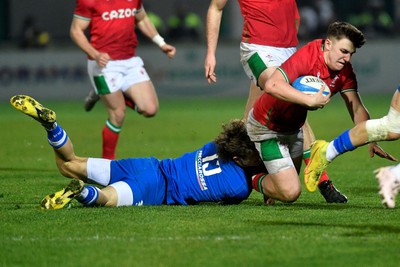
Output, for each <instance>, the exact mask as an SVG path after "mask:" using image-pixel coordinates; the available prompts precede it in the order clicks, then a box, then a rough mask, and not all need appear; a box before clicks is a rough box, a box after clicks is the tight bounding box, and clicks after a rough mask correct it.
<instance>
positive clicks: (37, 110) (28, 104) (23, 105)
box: [10, 95, 56, 125]
mask: <svg viewBox="0 0 400 267" xmlns="http://www.w3.org/2000/svg"><path fill="white" fill-rule="evenodd" d="M10 104H11V105H12V106H13V107H14V108H15V109H17V110H19V111H21V112H22V113H24V114H26V115H28V116H30V117H32V118H34V119H35V120H37V121H38V122H40V123H41V124H43V125H51V124H53V123H54V122H55V121H56V113H55V112H54V111H53V110H51V109H48V108H45V107H43V106H42V105H41V104H40V103H39V102H37V101H36V100H35V99H33V98H32V97H30V96H27V95H16V96H13V97H12V98H11V99H10Z"/></svg>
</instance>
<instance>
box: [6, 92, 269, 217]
mask: <svg viewBox="0 0 400 267" xmlns="http://www.w3.org/2000/svg"><path fill="white" fill-rule="evenodd" d="M10 103H11V105H12V106H13V107H14V108H16V109H17V110H20V111H21V112H23V113H24V114H26V115H28V116H30V117H32V118H34V119H35V120H37V121H38V122H40V123H41V124H42V125H43V126H44V128H45V130H46V131H47V138H48V142H49V144H50V146H52V147H53V150H54V153H55V160H56V164H57V166H58V169H59V171H60V173H61V174H62V175H64V176H66V177H69V178H73V180H72V181H71V182H70V184H69V185H68V186H67V187H66V188H64V189H62V190H61V191H59V192H56V193H55V194H51V195H48V196H46V197H45V198H44V199H43V200H42V202H41V206H42V207H43V208H45V209H61V208H63V207H64V206H65V205H66V204H68V203H69V202H70V201H71V200H72V199H77V200H78V201H79V202H80V203H82V204H83V205H85V206H92V205H101V206H114V207H115V206H117V207H118V206H132V205H136V206H141V205H161V204H181V205H189V204H196V203H198V202H222V203H224V204H237V203H240V202H241V201H243V200H244V199H246V198H247V197H248V196H249V195H250V193H251V190H252V187H251V177H252V176H253V175H255V174H257V173H259V170H260V169H261V170H262V171H264V170H265V169H264V167H263V164H262V162H261V159H260V158H259V156H258V152H257V150H256V148H255V146H254V143H253V142H251V141H250V139H249V137H248V136H247V132H246V128H245V125H244V122H243V121H240V120H232V121H231V122H230V123H228V124H226V125H224V126H223V131H222V132H221V133H220V134H219V135H218V136H217V137H216V138H215V139H214V141H213V142H210V143H207V144H205V145H204V146H203V147H202V148H200V149H197V150H195V151H193V152H189V153H186V154H184V155H182V156H181V157H178V158H174V159H163V160H158V159H156V158H154V157H149V158H128V159H121V160H109V159H102V158H85V157H79V156H76V155H75V153H74V149H73V146H72V143H71V140H70V139H69V137H68V135H67V133H66V132H65V131H64V130H63V128H61V126H60V125H59V124H58V123H57V122H56V113H55V112H54V111H52V110H50V109H48V108H45V107H43V106H42V105H41V104H40V103H38V102H37V101H36V100H34V99H33V98H31V97H29V96H24V95H17V96H14V97H12V98H11V100H10ZM84 182H85V183H90V184H97V185H100V186H104V188H101V189H100V188H99V187H96V186H93V185H84Z"/></svg>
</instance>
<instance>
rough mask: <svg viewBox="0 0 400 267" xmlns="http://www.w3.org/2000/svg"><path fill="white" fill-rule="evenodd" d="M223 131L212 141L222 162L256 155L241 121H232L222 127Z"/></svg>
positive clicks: (255, 150)
mask: <svg viewBox="0 0 400 267" xmlns="http://www.w3.org/2000/svg"><path fill="white" fill-rule="evenodd" d="M222 129H223V131H222V132H221V133H220V134H219V135H218V136H217V137H216V138H215V139H214V143H215V144H216V146H217V153H218V157H219V158H220V159H221V160H222V161H228V160H232V158H233V157H234V156H237V157H240V158H242V159H246V158H248V157H249V156H252V155H254V153H258V151H257V149H256V147H255V145H254V143H253V142H252V141H251V140H250V138H249V136H248V135H247V130H246V126H245V123H244V121H243V120H239V119H234V120H231V121H230V122H229V123H227V124H223V125H222Z"/></svg>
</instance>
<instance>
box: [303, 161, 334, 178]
mask: <svg viewBox="0 0 400 267" xmlns="http://www.w3.org/2000/svg"><path fill="white" fill-rule="evenodd" d="M303 161H304V163H305V164H306V165H308V163H309V162H310V158H304V159H303ZM328 180H329V177H328V174H327V173H326V171H324V172H323V173H322V175H321V178H319V184H320V183H322V182H325V181H328Z"/></svg>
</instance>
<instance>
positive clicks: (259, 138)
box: [246, 110, 304, 174]
mask: <svg viewBox="0 0 400 267" xmlns="http://www.w3.org/2000/svg"><path fill="white" fill-rule="evenodd" d="M252 111H253V110H251V111H250V113H249V118H248V119H247V123H246V128H247V133H248V135H249V137H250V139H251V140H252V141H253V142H254V144H255V146H256V148H257V150H258V152H259V153H260V156H261V158H262V160H263V162H264V165H265V167H266V168H267V170H268V173H270V174H274V173H278V172H280V171H283V170H286V169H289V168H291V167H296V166H294V163H293V159H295V158H298V157H301V156H302V155H303V142H304V137H303V129H302V128H300V129H299V130H298V131H296V132H294V133H278V132H274V131H272V130H270V129H268V127H266V126H264V125H262V124H261V123H259V122H258V121H257V120H256V119H254V117H253V112H252Z"/></svg>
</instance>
